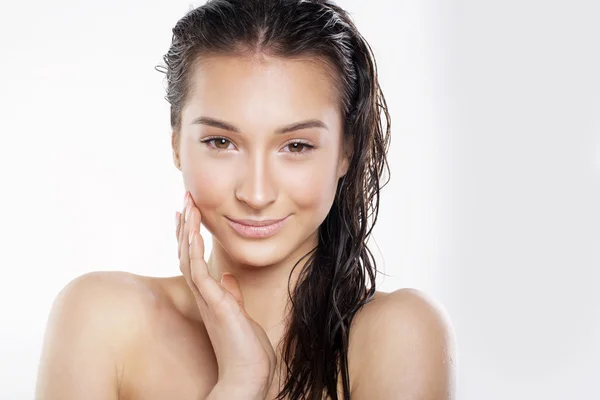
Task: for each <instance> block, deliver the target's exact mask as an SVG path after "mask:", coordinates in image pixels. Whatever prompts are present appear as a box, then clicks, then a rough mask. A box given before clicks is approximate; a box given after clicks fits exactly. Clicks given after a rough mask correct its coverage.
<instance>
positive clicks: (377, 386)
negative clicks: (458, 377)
mask: <svg viewBox="0 0 600 400" xmlns="http://www.w3.org/2000/svg"><path fill="white" fill-rule="evenodd" d="M363 327H364V330H363V331H362V332H361V335H360V337H359V338H358V339H357V340H359V341H360V348H362V349H365V350H364V355H363V357H364V361H365V362H364V364H362V365H361V367H360V371H359V376H358V380H357V386H356V388H355V390H354V392H353V394H352V398H353V399H357V400H367V399H370V400H383V399H398V400H454V399H455V397H454V396H455V343H454V335H453V332H452V326H451V323H450V321H449V319H448V317H447V315H446V314H445V312H444V311H443V309H442V308H441V307H439V306H437V305H436V303H435V302H434V301H433V300H432V299H429V298H427V297H426V296H425V295H424V294H423V293H422V292H419V291H417V290H414V289H401V290H398V291H395V292H393V293H390V294H389V295H388V296H387V297H386V298H385V301H383V302H381V304H380V305H379V307H378V308H377V309H376V310H373V312H372V313H371V314H370V315H369V316H368V320H367V321H366V322H365V324H364V325H363ZM367 349H368V350H367Z"/></svg>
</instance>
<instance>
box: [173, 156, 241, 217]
mask: <svg viewBox="0 0 600 400" xmlns="http://www.w3.org/2000/svg"><path fill="white" fill-rule="evenodd" d="M214 161H215V160H211V159H209V158H206V159H204V160H202V159H197V160H194V162H192V163H188V164H187V165H186V166H185V168H184V169H183V182H184V185H185V187H186V189H187V190H189V191H190V193H191V194H192V197H193V199H194V202H195V203H196V206H197V207H198V209H199V210H200V212H202V213H203V215H204V214H207V212H208V211H210V210H214V209H217V208H219V207H220V206H222V205H223V204H224V203H225V201H226V198H227V196H228V195H230V193H231V190H232V189H231V188H232V185H233V182H232V176H233V174H232V171H228V166H227V164H226V163H221V165H215V162H214ZM207 216H208V215H207Z"/></svg>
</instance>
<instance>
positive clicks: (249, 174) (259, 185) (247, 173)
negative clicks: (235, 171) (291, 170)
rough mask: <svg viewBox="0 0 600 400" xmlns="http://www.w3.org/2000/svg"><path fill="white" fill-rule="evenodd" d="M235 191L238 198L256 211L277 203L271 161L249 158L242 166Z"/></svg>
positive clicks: (257, 157)
mask: <svg viewBox="0 0 600 400" xmlns="http://www.w3.org/2000/svg"><path fill="white" fill-rule="evenodd" d="M240 168H242V169H243V171H241V173H240V175H239V180H238V184H237V187H236V191H235V196H236V198H237V199H238V200H239V201H241V202H243V203H246V204H247V205H248V206H250V207H251V208H253V209H255V210H260V209H263V208H265V207H267V206H268V205H269V204H271V203H273V202H275V199H277V188H276V185H275V184H274V182H273V179H272V176H271V168H269V160H268V159H266V157H260V156H258V155H256V156H249V157H248V159H247V163H246V164H244V165H243V166H240Z"/></svg>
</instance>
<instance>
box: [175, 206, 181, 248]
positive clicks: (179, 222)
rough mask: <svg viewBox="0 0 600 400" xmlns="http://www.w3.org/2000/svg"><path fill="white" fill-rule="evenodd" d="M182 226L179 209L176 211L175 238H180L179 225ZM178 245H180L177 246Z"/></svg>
mask: <svg viewBox="0 0 600 400" xmlns="http://www.w3.org/2000/svg"><path fill="white" fill-rule="evenodd" d="M180 226H181V213H180V212H179V211H175V239H179V227H180ZM178 244H179V243H178ZM177 247H179V246H177Z"/></svg>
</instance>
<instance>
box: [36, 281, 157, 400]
mask: <svg viewBox="0 0 600 400" xmlns="http://www.w3.org/2000/svg"><path fill="white" fill-rule="evenodd" d="M157 304H158V301H157V297H156V292H155V291H153V290H152V288H151V286H149V284H148V282H147V281H146V280H145V279H144V278H143V277H140V276H137V275H134V274H131V273H127V272H121V271H102V272H91V273H86V274H84V275H81V276H78V277H77V278H75V279H73V280H72V281H70V282H69V283H68V284H66V285H65V287H64V288H63V289H62V290H61V291H60V292H59V293H58V295H57V296H56V298H55V300H54V302H53V305H52V308H51V311H50V315H49V318H48V322H47V325H46V332H45V335H44V343H43V348H42V355H41V358H40V364H39V368H38V376H37V382H36V398H44V399H75V398H87V399H117V398H118V397H119V385H120V382H121V380H122V378H123V376H122V375H123V360H124V359H125V357H126V355H125V353H126V352H127V349H129V348H130V345H131V343H132V342H133V341H134V339H135V337H136V334H137V332H139V329H142V327H143V324H144V319H145V317H147V316H148V315H149V314H150V313H152V310H153V308H154V307H156V306H157ZM90 396H92V397H90Z"/></svg>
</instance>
